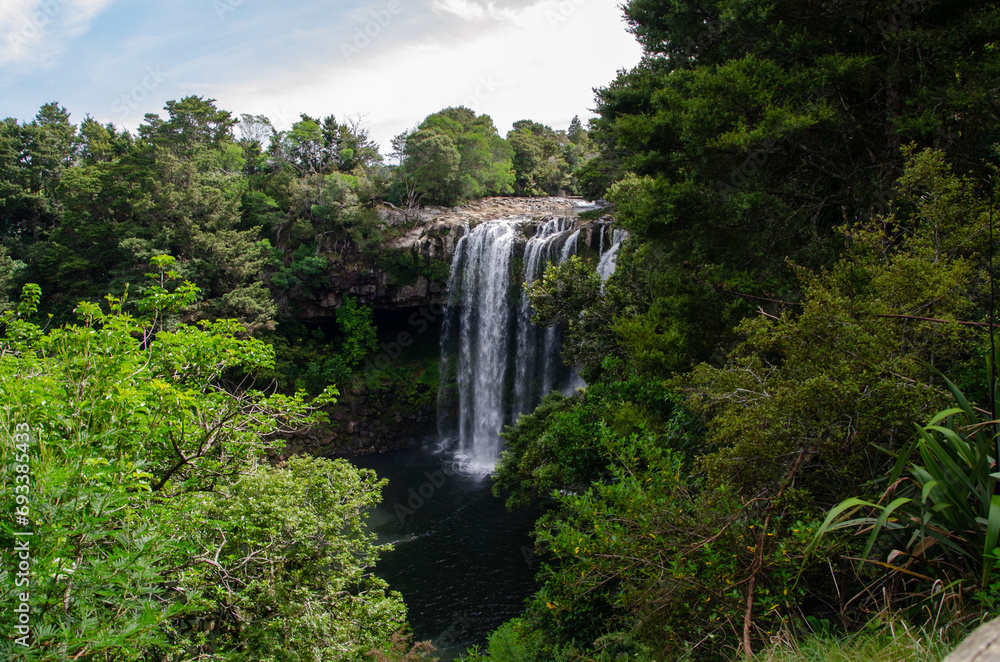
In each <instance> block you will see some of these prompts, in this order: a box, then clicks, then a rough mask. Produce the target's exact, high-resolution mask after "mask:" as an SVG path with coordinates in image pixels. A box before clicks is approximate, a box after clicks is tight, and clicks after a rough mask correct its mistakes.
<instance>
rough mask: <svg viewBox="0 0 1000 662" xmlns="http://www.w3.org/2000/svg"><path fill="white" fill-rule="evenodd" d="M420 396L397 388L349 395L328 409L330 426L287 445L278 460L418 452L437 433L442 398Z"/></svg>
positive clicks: (424, 390)
mask: <svg viewBox="0 0 1000 662" xmlns="http://www.w3.org/2000/svg"><path fill="white" fill-rule="evenodd" d="M416 390H417V396H416V397H414V396H413V395H412V394H410V395H409V396H407V395H406V394H404V393H402V392H401V389H400V388H398V385H397V386H396V387H394V386H392V385H389V386H387V387H384V388H381V389H377V390H370V389H368V388H365V387H361V388H359V389H357V390H356V391H354V392H352V393H347V394H344V396H342V397H341V398H340V400H339V401H338V402H337V404H335V405H333V406H331V407H328V408H327V409H326V411H327V413H328V414H329V416H330V423H329V425H323V426H320V427H317V428H314V429H312V430H311V431H310V432H308V433H306V434H303V435H296V436H293V437H290V438H288V439H286V440H285V448H284V449H282V451H281V452H280V453H279V454H278V455H277V458H278V459H285V458H288V457H290V456H292V455H296V454H299V453H308V454H309V455H313V456H315V457H353V456H356V455H370V454H372V453H384V452H387V451H397V450H404V449H408V448H416V447H418V446H419V445H420V444H421V443H422V442H423V441H424V440H425V439H426V438H427V437H429V436H431V435H433V434H434V433H435V432H436V430H437V397H436V396H437V394H436V393H432V392H431V389H430V387H428V386H425V385H418V386H417V389H416Z"/></svg>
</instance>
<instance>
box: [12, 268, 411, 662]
mask: <svg viewBox="0 0 1000 662" xmlns="http://www.w3.org/2000/svg"><path fill="white" fill-rule="evenodd" d="M174 264H175V262H174V260H173V259H172V258H170V257H168V256H161V257H159V258H157V259H156V260H154V265H153V266H154V268H155V269H156V270H158V271H159V273H158V274H154V276H155V277H156V281H155V283H156V284H155V285H153V286H151V287H150V288H149V290H148V292H149V296H148V297H147V298H145V299H144V300H142V301H140V302H139V305H138V308H139V309H140V310H142V311H144V312H143V313H142V314H141V315H140V316H132V315H130V314H128V313H127V312H126V310H125V305H126V299H125V297H113V296H109V297H107V305H106V306H104V307H102V306H98V305H96V304H91V303H87V302H82V303H81V304H80V305H79V306H78V307H77V315H78V317H79V322H78V323H76V324H67V325H63V326H59V327H56V328H53V329H51V330H44V329H42V328H40V327H38V326H37V325H36V324H34V323H33V322H32V321H31V320H30V317H31V316H32V315H33V314H34V311H35V310H36V309H37V305H38V302H39V299H40V290H39V288H38V287H37V286H34V287H26V288H25V290H24V294H23V296H22V302H21V305H20V306H19V307H18V309H17V310H16V311H7V312H6V313H4V314H3V318H2V323H3V328H4V332H5V335H4V337H3V338H2V340H0V389H2V391H3V393H4V399H3V402H2V403H0V428H2V429H3V445H2V457H0V485H3V490H2V494H3V495H4V498H3V499H2V501H3V507H4V508H6V509H7V511H8V512H14V510H15V508H17V507H18V506H21V505H24V504H22V503H18V502H19V501H21V499H20V498H19V497H18V496H17V495H21V496H26V497H27V510H28V517H29V522H30V523H29V524H27V525H19V526H18V527H17V528H16V529H15V528H14V526H13V524H12V522H11V521H10V520H8V521H7V523H5V524H4V525H3V526H2V528H0V538H2V539H3V544H4V550H5V559H4V564H3V567H2V569H0V587H2V593H0V601H2V602H3V605H4V606H3V609H4V612H5V613H14V611H13V610H14V606H15V602H16V601H17V600H18V597H19V594H20V593H22V592H30V602H29V604H30V606H31V614H32V615H31V632H32V637H31V646H30V647H29V648H28V649H26V650H25V649H22V648H20V647H16V646H14V644H13V642H12V640H11V639H9V638H8V639H7V640H6V641H5V642H4V653H5V659H69V658H76V659H98V658H100V659H115V660H125V659H154V658H155V659H160V660H181V659H192V658H193V657H200V656H203V655H211V656H212V657H213V659H219V660H249V659H254V660H258V659H268V660H320V659H330V657H331V656H333V655H336V656H338V657H340V658H341V659H351V658H355V657H360V656H361V655H362V654H363V653H365V652H367V650H369V648H370V647H371V646H373V645H374V644H375V643H376V642H379V641H381V640H382V639H383V638H387V637H389V636H390V635H391V633H393V632H395V631H396V630H399V629H400V628H401V627H402V624H403V618H404V608H403V606H402V603H401V600H400V598H399V596H398V595H394V594H389V593H388V592H387V591H386V587H385V585H384V583H382V582H381V581H380V580H378V579H376V578H374V576H372V575H371V573H370V567H371V566H372V565H373V564H374V561H375V558H376V555H377V553H378V551H379V549H380V548H379V547H378V546H376V545H375V544H374V540H373V538H372V534H370V533H368V532H367V531H365V529H364V524H363V522H364V518H365V516H366V514H367V512H368V510H369V509H370V508H371V506H372V505H374V503H375V502H376V501H377V499H378V492H379V490H380V487H381V484H380V483H379V482H378V481H377V480H376V479H375V478H374V476H373V475H371V474H370V473H364V472H358V471H356V470H354V469H353V468H351V467H350V465H348V464H346V463H344V462H335V463H331V462H327V461H319V460H298V459H296V460H291V461H290V462H289V464H288V466H287V467H284V468H264V466H262V461H263V460H264V458H265V457H266V454H267V453H269V452H271V451H273V450H274V449H276V448H279V447H280V445H281V443H280V441H279V439H280V438H281V437H282V436H283V435H286V434H288V433H290V432H293V431H299V430H302V429H304V428H306V427H308V426H310V425H313V424H315V423H316V422H318V421H320V420H322V415H321V413H320V412H319V410H318V407H320V406H322V405H323V404H325V403H328V402H330V401H332V398H333V396H334V395H335V394H336V392H335V391H332V390H328V391H327V392H326V393H324V394H323V396H322V397H320V398H317V399H316V400H314V401H313V402H307V401H306V399H305V398H304V395H303V394H302V393H298V394H295V395H291V396H288V395H282V394H275V393H263V392H260V391H256V390H253V389H247V388H246V387H245V384H246V383H252V380H251V381H247V382H245V383H244V385H243V386H237V385H234V384H229V382H228V379H229V378H230V377H232V376H238V375H239V374H241V373H254V372H257V371H260V370H266V369H269V368H271V367H272V366H273V356H274V355H273V351H272V349H271V348H270V347H269V346H268V345H265V344H264V343H262V342H260V341H259V340H255V339H253V338H248V337H247V334H246V330H245V328H244V327H243V326H241V325H240V324H239V323H237V322H235V321H234V320H216V321H212V322H208V321H203V322H200V323H199V324H197V325H187V324H173V325H167V324H164V320H166V319H168V318H169V317H170V316H171V315H173V314H176V313H178V312H181V313H183V306H184V304H186V303H189V302H190V301H191V300H192V298H193V296H195V295H196V294H197V290H196V289H195V288H193V286H184V287H181V288H178V289H173V290H170V289H168V288H167V287H166V286H165V284H166V283H168V282H169V280H171V279H172V278H173V276H174V274H171V273H170V271H171V268H172V267H173V266H174ZM168 326H169V329H168ZM25 477H27V480H25ZM18 485H20V486H21V489H15V486H18ZM25 529H27V530H30V531H31V533H32V535H31V537H30V538H27V539H26V540H28V541H29V542H30V548H31V566H32V567H31V586H30V591H25V589H24V588H22V587H18V586H16V585H15V581H16V576H15V574H14V572H13V571H12V570H11V569H12V568H16V567H17V566H16V564H15V563H13V562H12V560H11V559H10V558H9V555H10V552H11V550H13V549H14V544H15V540H20V539H21V538H17V537H15V536H14V535H13V533H14V531H15V530H25Z"/></svg>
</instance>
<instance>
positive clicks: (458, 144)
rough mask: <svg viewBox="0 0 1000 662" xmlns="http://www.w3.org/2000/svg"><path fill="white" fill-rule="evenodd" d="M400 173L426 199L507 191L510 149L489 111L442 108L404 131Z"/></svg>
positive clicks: (449, 199) (455, 198) (439, 200)
mask: <svg viewBox="0 0 1000 662" xmlns="http://www.w3.org/2000/svg"><path fill="white" fill-rule="evenodd" d="M405 140H406V147H405V148H404V152H403V154H404V157H405V161H404V163H403V165H402V166H401V169H402V170H403V173H402V174H403V177H404V179H406V178H412V181H413V182H414V186H415V189H416V192H417V193H418V194H423V195H425V196H427V197H428V198H429V199H428V202H436V203H438V204H445V205H452V204H455V203H457V202H460V201H462V200H467V199H469V198H478V197H483V196H485V195H502V194H506V193H510V192H512V190H513V189H512V188H511V187H512V184H513V182H514V175H513V171H512V169H511V167H512V165H511V164H512V159H513V156H514V155H513V151H512V150H511V147H510V145H508V144H507V142H506V141H505V140H504V139H503V138H501V137H500V136H499V134H498V133H497V130H496V126H494V124H493V120H492V119H491V118H490V117H489V115H479V116H477V115H476V114H475V113H474V112H473V111H471V110H469V109H468V108H464V107H459V108H446V109H444V110H442V111H440V112H437V113H434V114H433V115H429V116H428V117H427V118H426V119H424V121H423V122H421V124H420V126H419V127H418V129H417V131H416V132H414V133H412V134H410V135H408V136H407V137H406V138H405Z"/></svg>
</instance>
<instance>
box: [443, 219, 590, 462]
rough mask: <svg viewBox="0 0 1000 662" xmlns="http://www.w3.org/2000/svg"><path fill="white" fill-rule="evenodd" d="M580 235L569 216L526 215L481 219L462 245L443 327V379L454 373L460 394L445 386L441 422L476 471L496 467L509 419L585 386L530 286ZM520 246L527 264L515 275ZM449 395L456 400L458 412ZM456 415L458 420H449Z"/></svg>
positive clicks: (573, 247)
mask: <svg viewBox="0 0 1000 662" xmlns="http://www.w3.org/2000/svg"><path fill="white" fill-rule="evenodd" d="M532 230H533V231H534V234H533V235H532V236H530V238H528V239H527V240H525V238H524V237H525V234H529V235H530V234H531V231H532ZM579 235H580V231H579V229H574V228H573V224H572V222H571V221H569V220H567V219H566V218H552V219H549V220H547V221H545V222H544V223H542V224H541V225H538V224H537V223H533V222H531V221H528V220H526V219H524V218H523V217H520V218H510V219H500V220H494V221H488V222H486V223H483V224H481V225H478V226H476V227H475V228H473V229H472V230H471V231H467V232H466V234H465V235H464V236H463V237H462V238H461V239H460V240H459V242H458V245H457V246H456V252H455V257H454V258H453V261H452V265H451V271H450V273H449V278H448V297H449V298H448V303H449V305H448V308H447V310H446V313H445V319H444V325H443V327H442V339H441V348H442V352H441V368H442V370H441V376H442V380H441V381H442V383H445V382H446V380H447V378H448V377H450V376H451V375H452V374H454V376H455V384H456V389H455V390H456V391H457V392H449V391H447V389H445V388H442V389H441V390H440V391H439V400H438V416H439V419H438V423H439V425H438V428H439V432H440V433H441V434H442V436H444V435H446V434H448V433H452V434H456V433H457V436H458V441H459V447H460V450H461V452H462V453H463V454H464V455H465V456H466V457H467V458H468V461H469V464H470V466H471V467H472V468H474V469H480V470H483V469H486V470H488V469H492V467H493V465H494V463H495V461H496V457H497V455H498V453H499V451H500V437H499V433H500V431H501V429H502V427H503V425H504V423H509V422H511V421H512V420H513V419H514V418H515V417H516V416H517V415H518V414H521V413H525V412H528V411H531V410H532V409H533V408H534V407H535V406H536V405H537V404H538V402H540V401H541V398H542V396H543V395H544V394H545V393H548V392H549V391H550V390H552V389H553V388H554V387H556V386H559V385H563V386H564V387H565V388H569V387H570V386H576V385H578V384H579V378H578V377H577V378H575V379H573V376H571V375H567V374H566V373H567V372H568V371H567V369H566V368H565V367H564V366H563V365H562V361H561V359H560V358H559V346H560V344H561V335H560V332H559V330H558V329H555V328H550V329H541V328H538V327H537V326H535V325H534V324H532V323H531V302H530V299H529V298H528V297H527V295H526V293H525V292H524V291H523V286H524V284H527V283H531V282H533V281H535V280H537V279H538V278H540V277H541V276H542V275H543V273H544V271H545V267H546V265H547V264H548V263H549V262H556V263H560V262H562V261H564V260H566V259H568V258H569V256H570V255H573V254H574V253H575V252H576V249H577V242H578V238H579ZM521 247H523V253H522V260H521V262H522V267H521V270H520V273H518V274H514V273H512V269H513V264H514V262H515V257H516V253H517V251H518V249H519V248H521ZM455 342H457V347H455V346H453V344H454V343H455ZM453 363H457V365H454V366H452V364H453ZM452 368H453V371H452ZM561 382H565V383H564V384H563V383H561ZM449 400H450V401H451V403H454V402H455V401H456V400H457V405H458V407H457V415H453V414H452V413H451V412H452V408H449ZM452 416H454V418H452ZM449 418H451V420H453V421H455V423H457V424H454V423H453V424H452V425H450V426H449V425H448V420H447V419H449ZM455 419H457V420H455Z"/></svg>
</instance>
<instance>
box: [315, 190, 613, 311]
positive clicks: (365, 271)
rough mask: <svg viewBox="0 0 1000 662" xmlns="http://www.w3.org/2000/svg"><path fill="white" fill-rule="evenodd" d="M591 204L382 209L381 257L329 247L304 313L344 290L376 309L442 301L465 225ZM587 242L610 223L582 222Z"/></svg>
mask: <svg viewBox="0 0 1000 662" xmlns="http://www.w3.org/2000/svg"><path fill="white" fill-rule="evenodd" d="M593 208H594V206H593V205H592V204H589V203H586V202H584V201H582V200H574V199H568V198H486V199H483V200H476V201H473V202H470V203H468V204H465V205H462V206H460V207H455V208H436V207H426V208H422V209H419V210H401V209H395V208H389V207H385V208H382V209H380V214H381V216H382V219H383V222H384V224H385V234H386V241H385V242H384V244H383V246H382V250H381V252H380V254H379V255H377V256H372V255H363V254H362V253H361V252H360V251H358V250H357V249H356V247H353V246H351V245H347V246H341V247H339V248H338V250H336V251H329V252H328V253H326V257H327V259H328V260H329V261H330V270H329V272H328V277H327V278H326V279H324V282H323V283H319V284H314V287H313V289H314V291H315V292H316V295H315V296H314V297H313V298H311V299H310V300H309V301H300V302H299V308H300V314H301V315H302V317H304V318H306V319H310V318H311V319H316V318H323V317H330V316H332V315H333V314H334V311H335V310H336V309H337V307H338V306H339V305H340V303H341V301H342V300H343V297H344V296H353V297H356V298H357V299H358V301H359V302H360V303H363V304H367V305H370V306H372V307H374V308H408V307H417V306H425V305H428V304H435V303H442V302H444V300H445V289H446V286H447V281H448V270H449V267H450V265H451V259H452V257H453V256H454V254H455V248H456V246H457V244H458V241H459V239H461V238H462V236H464V234H465V232H466V228H468V227H474V226H476V225H478V224H479V223H483V222H485V221H489V220H493V219H498V218H510V217H523V218H524V219H525V220H527V221H539V222H541V221H545V220H547V219H550V218H554V217H565V218H577V216H578V214H579V213H580V212H581V211H584V210H587V209H593ZM579 223H580V225H581V227H582V232H581V238H580V241H581V243H583V244H585V245H587V246H589V247H591V248H592V249H594V250H597V248H598V246H599V244H600V241H601V237H600V235H601V232H603V229H604V223H603V222H601V221H579Z"/></svg>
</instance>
